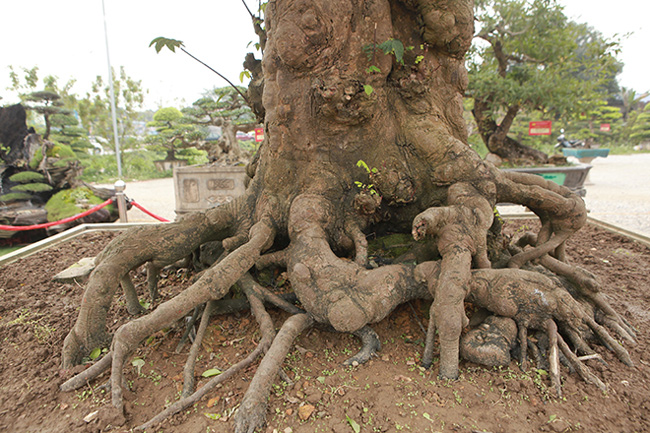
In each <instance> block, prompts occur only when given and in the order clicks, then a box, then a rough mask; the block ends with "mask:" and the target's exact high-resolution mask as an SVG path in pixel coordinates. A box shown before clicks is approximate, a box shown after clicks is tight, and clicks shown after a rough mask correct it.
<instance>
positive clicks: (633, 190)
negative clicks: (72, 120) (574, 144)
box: [125, 153, 650, 236]
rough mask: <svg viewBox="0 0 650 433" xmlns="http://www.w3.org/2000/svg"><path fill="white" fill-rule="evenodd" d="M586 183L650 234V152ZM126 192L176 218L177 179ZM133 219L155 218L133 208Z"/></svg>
mask: <svg viewBox="0 0 650 433" xmlns="http://www.w3.org/2000/svg"><path fill="white" fill-rule="evenodd" d="M591 165H593V168H592V169H591V172H590V173H589V180H588V183H587V185H586V188H587V195H586V197H585V202H586V204H587V209H589V212H590V213H589V215H590V216H591V217H593V218H596V219H599V220H602V221H605V222H608V223H611V224H614V225H617V226H619V227H622V228H625V229H627V230H631V231H633V232H636V233H640V234H643V235H645V236H650V153H641V154H634V155H612V156H609V157H607V158H596V159H595V160H594V161H593V162H592V163H591ZM125 192H126V195H127V196H128V197H129V198H132V199H134V200H135V201H136V202H138V203H139V204H140V205H141V206H143V207H144V208H146V209H147V210H149V211H151V212H153V213H154V214H156V215H159V216H161V217H164V218H166V219H168V220H174V219H175V218H176V212H175V211H174V208H175V197H174V181H173V179H171V178H169V179H156V180H147V181H140V182H130V183H128V184H127V187H126V191H125ZM499 209H500V211H501V212H502V213H504V214H507V213H513V212H514V213H516V212H520V211H521V210H522V209H517V207H514V206H504V207H500V208H499ZM128 218H129V221H130V222H135V221H150V222H154V221H155V220H154V219H153V218H151V217H149V216H148V215H146V214H144V213H143V212H141V211H140V210H138V209H136V208H133V209H131V210H130V211H129V213H128Z"/></svg>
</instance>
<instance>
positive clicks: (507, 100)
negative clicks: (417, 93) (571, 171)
mask: <svg viewBox="0 0 650 433" xmlns="http://www.w3.org/2000/svg"><path fill="white" fill-rule="evenodd" d="M476 18H477V21H478V26H479V28H478V29H477V35H476V39H477V41H476V42H475V44H474V46H473V50H472V52H471V54H470V56H469V62H468V67H469V74H470V81H469V88H468V92H467V95H468V96H470V97H471V98H473V100H474V106H473V110H472V113H473V115H474V119H475V121H476V123H477V125H478V132H479V134H480V136H481V138H482V139H483V142H484V143H485V145H486V146H487V148H488V150H489V151H490V152H492V153H495V154H497V155H498V156H500V157H501V158H503V159H506V160H510V161H511V162H514V163H523V164H526V163H528V164H530V163H544V162H546V159H547V155H546V154H544V153H543V152H541V151H538V150H536V149H533V148H530V147H527V146H523V145H521V144H520V143H519V142H518V141H516V140H515V139H513V138H512V137H511V136H509V135H508V134H509V132H510V128H511V127H512V124H513V121H514V119H515V117H516V116H517V114H519V113H521V112H524V111H527V112H531V111H537V112H539V113H540V115H541V117H542V118H543V119H555V118H557V117H558V116H564V117H569V118H570V117H577V116H578V115H580V114H581V113H585V112H589V111H594V109H595V108H596V107H597V106H598V104H599V101H601V100H602V99H606V98H607V96H608V95H610V94H615V93H617V92H618V89H617V88H616V81H615V80H614V78H615V76H616V74H617V73H618V72H619V71H620V65H619V64H618V63H617V61H616V59H615V57H614V53H615V51H616V49H617V45H616V44H615V43H613V42H610V41H607V40H605V39H604V38H603V37H602V36H601V35H600V34H599V33H598V32H596V31H594V30H593V29H591V28H589V27H587V26H586V25H579V24H576V23H573V22H570V21H569V20H568V19H567V18H566V16H565V15H564V13H563V12H562V7H561V6H560V5H559V4H558V3H557V2H556V1H555V0H530V1H529V0H516V1H511V0H477V1H476Z"/></svg>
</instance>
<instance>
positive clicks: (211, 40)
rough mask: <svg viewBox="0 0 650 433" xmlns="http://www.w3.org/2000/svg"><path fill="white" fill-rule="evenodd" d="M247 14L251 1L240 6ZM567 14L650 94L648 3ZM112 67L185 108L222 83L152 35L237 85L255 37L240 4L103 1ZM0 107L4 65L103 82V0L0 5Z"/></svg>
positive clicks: (581, 2) (157, 100)
mask: <svg viewBox="0 0 650 433" xmlns="http://www.w3.org/2000/svg"><path fill="white" fill-rule="evenodd" d="M246 1H247V3H248V5H249V7H250V8H251V10H253V11H255V10H256V7H257V3H258V1H257V0H246ZM560 3H561V4H563V5H564V6H565V14H566V15H567V16H568V17H569V18H571V19H573V20H574V21H578V22H586V23H588V24H589V25H591V26H592V27H594V28H595V29H597V30H599V31H600V32H601V33H602V34H603V35H604V36H606V37H614V36H616V35H618V36H624V35H628V36H626V37H624V38H623V39H622V52H621V54H620V55H619V59H620V60H622V61H623V62H624V63H625V66H624V69H623V72H622V74H620V75H619V83H620V85H621V86H623V87H627V88H631V89H634V90H636V91H637V92H644V91H647V90H650V79H649V78H648V71H649V70H650V56H649V55H648V51H649V49H648V45H650V24H648V21H650V2H647V1H639V0H616V1H612V0H560ZM104 8H105V9H104V10H105V16H106V24H107V34H108V48H109V55H110V62H111V64H112V66H113V69H114V70H119V68H120V67H121V66H123V67H124V69H125V71H126V73H127V75H129V76H130V77H131V78H134V79H136V80H141V81H142V87H143V88H144V89H146V90H147V91H148V93H147V94H146V96H145V101H146V106H147V108H151V109H154V110H155V109H157V108H158V107H161V106H177V107H178V106H185V105H190V104H191V103H192V102H193V101H195V100H196V99H198V98H199V97H200V96H201V94H202V93H203V92H204V91H206V90H208V89H211V88H213V87H222V86H226V85H227V83H226V82H225V81H223V80H222V79H221V78H219V77H218V76H217V75H215V74H214V73H213V72H211V71H209V70H208V69H207V68H205V67H204V66H202V65H200V64H199V63H197V62H196V61H195V60H192V59H191V58H189V57H188V56H187V55H185V54H184V53H181V52H178V51H177V52H176V53H172V52H170V51H169V50H167V49H164V50H163V51H161V52H160V53H159V54H157V53H156V51H155V50H154V49H153V48H150V47H149V43H150V42H151V40H152V39H154V38H156V37H158V36H164V37H167V38H173V39H178V40H181V41H183V42H184V44H185V48H186V49H187V50H188V51H189V52H191V53H192V54H193V55H195V56H196V57H198V58H200V59H201V60H203V61H204V62H205V63H207V64H209V65H210V66H211V67H213V68H214V69H216V70H217V71H219V72H220V73H221V74H223V75H225V76H226V77H228V78H229V79H230V80H231V81H233V82H234V83H237V84H239V74H240V72H241V71H242V70H243V67H242V66H241V64H242V62H243V59H244V55H245V53H247V52H249V51H252V50H254V47H253V46H252V45H251V46H249V47H247V46H248V44H249V43H250V42H251V41H253V40H255V41H256V36H255V34H254V33H253V30H252V25H251V21H250V17H249V15H248V12H247V11H246V9H245V8H244V6H243V4H242V2H241V0H183V1H182V2H181V1H178V0H174V1H170V0H104ZM0 16H2V17H3V22H2V24H1V25H0V40H1V41H3V44H2V45H1V46H0V96H2V97H3V99H2V100H0V105H7V104H10V103H15V102H19V101H18V99H17V96H16V95H15V94H12V93H11V92H9V91H7V90H6V88H7V87H8V86H9V85H10V80H9V69H8V67H9V66H10V65H11V66H13V67H14V69H16V70H18V71H20V68H32V67H33V66H38V68H39V77H41V78H42V77H44V76H46V75H54V76H57V77H58V79H59V83H61V84H63V83H65V82H67V81H68V80H69V79H72V78H74V79H76V84H75V85H74V87H73V88H72V92H73V93H77V94H78V95H84V94H85V93H86V92H87V91H89V89H90V85H91V83H92V82H93V81H94V80H95V78H96V77H97V76H98V75H101V76H102V77H103V79H104V81H106V78H107V76H108V74H107V72H108V66H107V64H108V62H107V55H106V39H105V37H104V35H105V33H104V15H103V13H102V0H56V1H53V0H20V1H9V0H0Z"/></svg>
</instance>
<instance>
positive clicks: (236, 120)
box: [183, 87, 259, 161]
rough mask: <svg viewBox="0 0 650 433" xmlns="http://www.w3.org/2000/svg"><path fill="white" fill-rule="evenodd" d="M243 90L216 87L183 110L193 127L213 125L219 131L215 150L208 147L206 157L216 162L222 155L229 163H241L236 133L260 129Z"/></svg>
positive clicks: (241, 152) (241, 156)
mask: <svg viewBox="0 0 650 433" xmlns="http://www.w3.org/2000/svg"><path fill="white" fill-rule="evenodd" d="M243 92H245V89H243V88H242V89H239V91H238V90H237V89H236V88H233V87H221V88H215V89H213V90H211V91H209V92H207V93H206V95H205V97H204V98H201V99H199V100H197V101H195V102H194V103H193V104H192V106H191V107H187V108H184V109H183V114H185V115H186V116H187V117H188V120H189V121H190V122H192V123H194V124H196V125H202V126H216V127H219V128H220V129H221V138H220V139H219V141H218V142H217V146H218V148H217V149H215V148H213V147H207V146H206V147H207V148H206V150H207V151H208V156H209V158H210V159H211V160H212V161H216V160H218V159H219V158H220V156H221V155H222V154H225V155H227V156H228V157H229V158H230V159H232V160H241V159H242V158H243V151H242V148H241V147H240V145H239V141H238V140H237V132H240V131H241V132H248V131H250V130H251V129H254V128H255V127H256V126H259V123H258V121H257V119H256V118H255V116H254V114H253V112H252V111H251V109H250V107H249V106H248V105H247V101H246V100H245V99H244V97H243V96H242V95H243Z"/></svg>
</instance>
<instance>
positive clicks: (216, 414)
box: [203, 413, 221, 421]
mask: <svg viewBox="0 0 650 433" xmlns="http://www.w3.org/2000/svg"><path fill="white" fill-rule="evenodd" d="M203 415H205V416H207V417H208V418H210V419H213V420H215V421H216V420H218V419H219V418H221V414H220V413H204V414H203Z"/></svg>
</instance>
